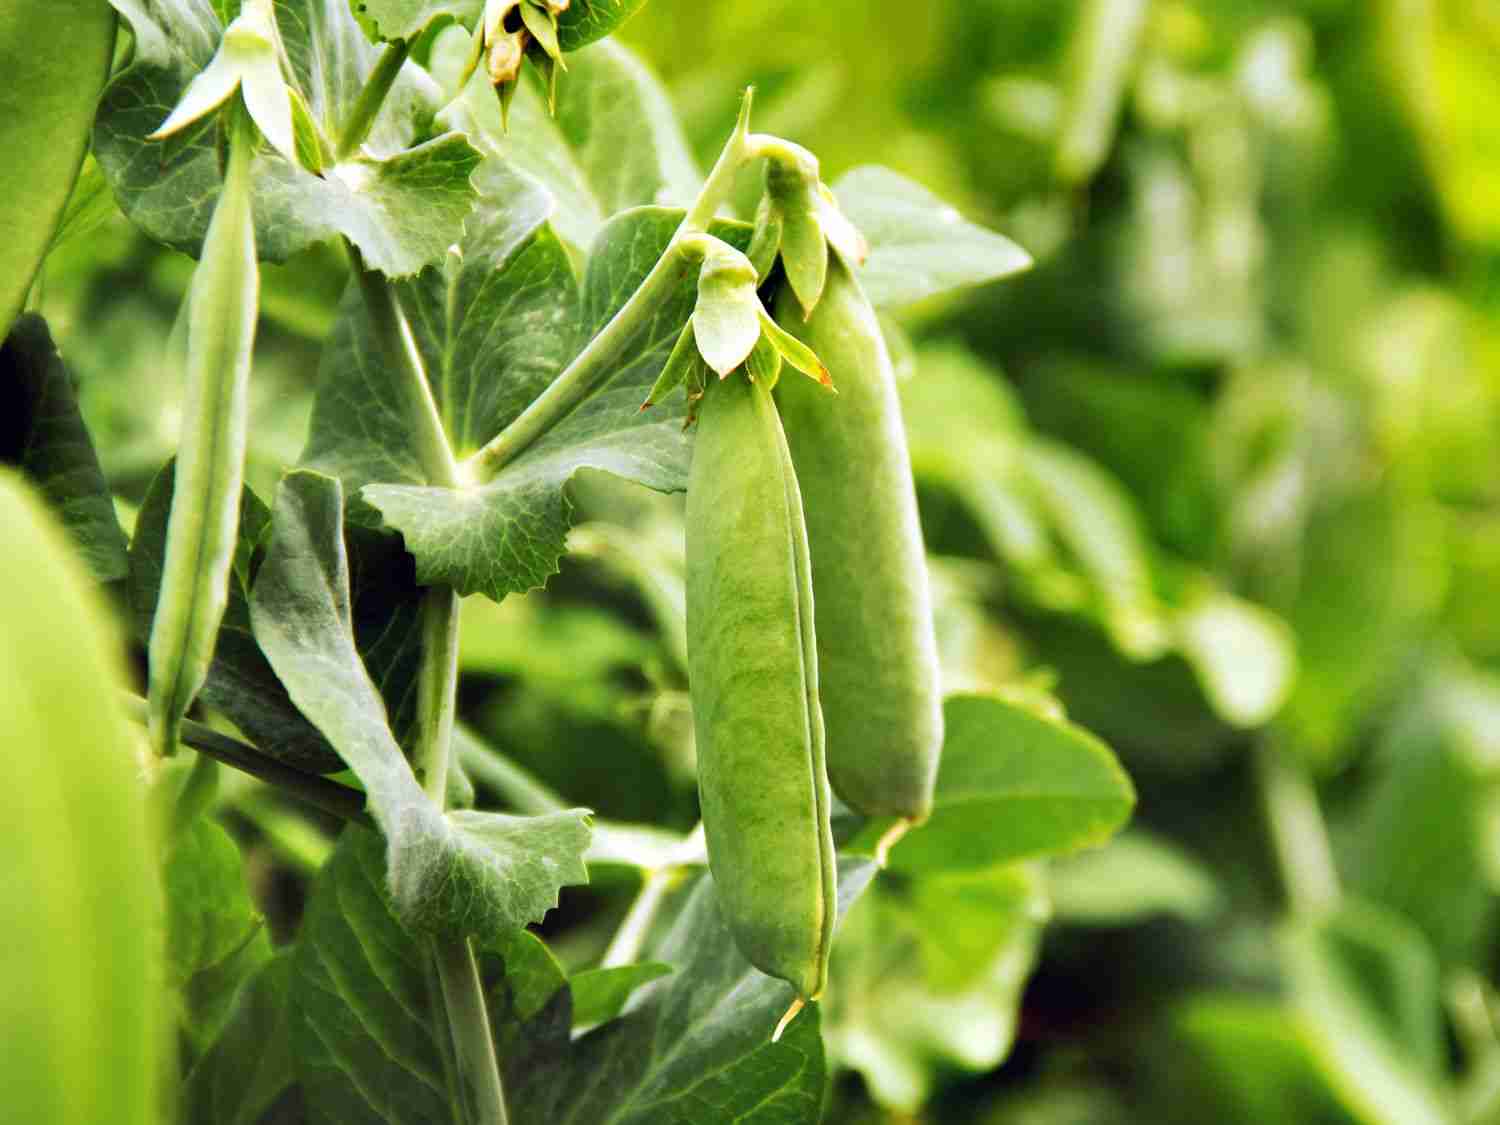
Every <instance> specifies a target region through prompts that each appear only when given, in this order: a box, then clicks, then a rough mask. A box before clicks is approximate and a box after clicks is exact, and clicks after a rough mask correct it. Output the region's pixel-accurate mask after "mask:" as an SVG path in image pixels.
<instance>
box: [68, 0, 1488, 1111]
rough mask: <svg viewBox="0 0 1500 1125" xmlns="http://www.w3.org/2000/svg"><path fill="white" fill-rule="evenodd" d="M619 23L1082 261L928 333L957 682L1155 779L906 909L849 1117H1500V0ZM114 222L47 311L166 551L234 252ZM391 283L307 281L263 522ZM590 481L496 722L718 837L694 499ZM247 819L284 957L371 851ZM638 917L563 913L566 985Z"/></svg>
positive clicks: (1050, 269) (479, 606)
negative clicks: (696, 761) (1083, 737)
mask: <svg viewBox="0 0 1500 1125" xmlns="http://www.w3.org/2000/svg"><path fill="white" fill-rule="evenodd" d="M622 38H623V39H624V40H625V41H626V42H627V43H629V44H630V45H631V46H632V47H633V48H634V49H636V50H637V51H639V52H641V53H642V54H643V55H644V56H645V57H646V58H647V59H648V60H649V61H650V62H651V64H652V65H653V66H654V68H655V69H656V70H657V72H658V73H659V74H660V75H661V76H662V77H663V79H664V80H665V81H666V83H667V84H668V86H669V88H670V90H671V93H672V95H673V97H674V100H675V101H676V103H677V105H678V107H679V109H680V110H681V113H682V116H683V120H684V122H685V123H686V126H687V129H688V132H689V136H690V139H691V141H692V143H693V144H694V146H695V148H696V149H697V151H698V153H699V155H700V157H702V158H703V159H705V160H706V159H707V158H708V157H710V156H711V155H712V153H713V152H714V151H715V150H716V149H717V147H718V145H719V144H720V143H721V141H722V138H723V136H724V135H725V133H726V131H727V129H728V126H729V123H730V122H731V121H732V118H733V113H734V110H735V106H736V103H737V100H738V96H739V91H740V89H741V88H742V87H743V86H744V85H745V84H747V83H751V82H753V83H755V84H756V86H757V88H758V98H757V126H758V127H759V128H762V129H765V130H767V131H774V132H777V133H781V134H783V135H786V136H789V137H792V138H794V139H796V140H798V141H800V142H802V143H804V144H806V145H807V146H809V147H810V148H812V149H813V150H814V151H816V152H817V153H818V154H819V155H820V157H821V159H822V161H823V169H824V174H825V179H827V180H828V181H829V182H831V183H834V184H835V185H836V183H837V179H838V177H839V175H840V174H842V173H843V172H845V171H847V170H849V169H851V168H853V167H855V166H857V165H860V164H863V163H871V162H879V163H883V164H886V165H889V166H891V167H893V168H895V169H897V170H898V171H900V172H902V173H904V174H905V175H907V176H910V177H912V178H914V179H916V180H918V181H920V182H921V183H923V184H925V185H926V186H927V187H929V188H930V189H931V190H933V191H934V192H935V193H937V194H938V195H940V196H942V197H943V198H944V199H946V200H949V201H951V202H952V203H953V204H954V206H955V207H957V208H958V209H959V210H960V211H961V212H963V214H964V215H966V216H967V217H968V218H970V219H972V220H974V221H977V222H980V223H982V224H984V225H987V226H990V227H993V228H994V229H997V230H999V231H1002V232H1003V233H1005V234H1007V235H1009V236H1010V237H1011V238H1013V239H1015V240H1016V241H1017V242H1019V243H1020V244H1021V245H1023V246H1024V247H1026V248H1027V249H1028V250H1029V251H1030V252H1031V254H1032V255H1033V256H1034V258H1035V259H1036V267H1035V269H1033V270H1032V271H1031V272H1030V273H1029V274H1026V275H1024V276H1022V277H1020V278H1018V279H1013V280H1007V281H1004V282H1001V283H997V284H995V285H991V286H986V287H983V288H980V289H977V290H974V291H971V292H968V293H965V294H962V295H960V296H958V297H956V298H948V299H944V300H941V301H939V302H937V303H933V304H928V305H924V306H920V307H917V308H915V309H912V310H909V311H908V312H907V313H905V314H903V315H902V317H901V318H900V319H899V321H894V320H893V321H891V322H889V323H888V324H887V325H886V327H887V331H888V336H889V339H890V342H891V345H892V348H893V351H894V353H895V354H896V356H897V358H898V362H899V367H900V370H901V375H902V379H903V384H902V386H903V403H904V408H905V410H906V412H907V421H908V428H909V431H910V436H911V442H912V453H913V460H914V468H915V471H916V474H917V479H918V482H919V491H920V495H921V501H922V512H923V521H924V528H925V531H926V535H927V538H928V544H929V549H930V551H931V553H932V555H933V558H934V575H935V578H934V581H935V583H936V586H937V592H938V604H939V628H940V635H941V647H942V651H943V660H944V677H945V682H946V683H947V684H948V686H950V687H953V688H959V687H983V688H986V689H991V690H996V691H1001V692H1005V693H1007V694H1009V695H1011V696H1012V697H1014V698H1017V699H1022V700H1028V701H1032V702H1034V703H1035V704H1036V705H1037V706H1040V707H1054V706H1057V705H1059V704H1060V706H1061V707H1063V708H1065V709H1066V712H1067V713H1068V715H1069V716H1070V717H1072V718H1073V719H1075V720H1076V721H1078V722H1081V723H1083V724H1084V725H1086V726H1087V727H1089V728H1091V729H1092V730H1094V731H1095V732H1097V733H1098V734H1099V735H1100V736H1101V737H1103V738H1104V739H1105V740H1107V741H1108V742H1109V744H1110V745H1111V746H1112V747H1114V748H1115V749H1116V750H1117V752H1118V753H1119V754H1120V755H1121V757H1122V759H1123V761H1124V762H1125V764H1126V765H1127V767H1128V768H1129V770H1130V772H1131V774H1132V776H1133V778H1134V780H1135V782H1136V785H1137V788H1138V790H1139V794H1140V803H1139V808H1138V812H1137V816H1136V818H1135V821H1134V825H1133V827H1132V828H1131V829H1130V830H1128V831H1127V832H1126V833H1124V834H1123V835H1122V836H1121V837H1120V838H1119V839H1118V840H1117V841H1116V842H1115V843H1112V844H1111V845H1109V846H1108V847H1107V848H1105V849H1103V850H1100V851H1096V852H1092V853H1087V854H1085V855H1082V856H1079V857H1076V858H1074V859H1069V860H1066V861H1061V862H1057V863H1054V864H1052V865H1051V866H1050V867H1048V868H1043V867H1040V866H1021V867H1016V868H1013V869H1007V870H1006V871H1005V872H1002V873H997V874H996V876H995V877H994V878H992V879H990V880H988V881H985V882H984V883H983V884H982V885H980V886H977V887H975V888H970V889H969V890H968V891H966V892H965V893H964V894H949V895H945V896H924V895H923V894H920V893H915V892H914V891H913V889H911V888H903V887H902V886H901V885H900V883H899V881H887V882H885V883H883V884H882V889H881V890H880V891H879V893H872V895H871V896H870V897H869V898H868V899H867V900H865V901H864V902H862V903H861V905H860V907H859V908H858V910H857V911H856V913H855V914H854V915H853V916H851V919H850V922H849V924H848V927H847V929H846V931H845V934H844V937H843V938H842V939H841V943H840V948H841V949H842V950H843V951H844V953H843V955H842V958H841V964H840V965H839V966H836V969H835V988H834V991H833V995H832V996H831V997H830V1002H829V1004H828V1006H827V1008H828V1010H827V1012H826V1015H825V1029H826V1031H827V1035H828V1041H829V1044H830V1049H831V1051H832V1052H833V1055H834V1057H835V1058H836V1059H837V1060H838V1061H839V1063H840V1064H841V1071H840V1077H839V1078H838V1080H837V1081H836V1083H835V1086H834V1090H833V1094H832V1100H831V1104H830V1107H829V1116H830V1120H833V1121H836V1122H847V1123H851V1125H852V1123H875V1122H909V1121H921V1122H933V1123H941V1122H979V1123H984V1125H989V1123H993V1125H1000V1123H1015V1125H1085V1123H1090V1125H1091V1123H1096V1122H1097V1123H1114V1122H1119V1123H1126V1122H1140V1123H1148V1122H1149V1123H1153V1125H1155V1123H1169V1125H1170V1123H1173V1122H1184V1123H1186V1122H1193V1123H1201V1122H1246V1123H1250V1122H1297V1123H1302V1122H1307V1123H1313V1122H1364V1123H1373V1125H1413V1123H1418V1122H1427V1121H1433V1122H1442V1121H1452V1122H1464V1123H1469V1122H1472V1123H1475V1125H1482V1123H1485V1122H1500V1037H1497V1033H1496V1025H1495V1017H1496V1014H1497V1000H1496V996H1495V992H1494V982H1495V969H1496V954H1497V946H1496V936H1497V935H1496V930H1495V925H1494V921H1495V912H1494V891H1495V887H1496V885H1497V880H1500V678H1497V672H1500V112H1497V107H1500V3H1496V2H1495V0H1285V2H1281V3H1276V2H1272V0H824V2H822V3H818V4H809V3H807V2H806V0H757V2H755V3H743V2H721V3H716V4H706V3H704V2H703V0H651V3H650V4H648V5H647V7H646V8H645V9H644V10H643V12H642V13H641V14H640V15H638V16H637V17H635V19H634V20H633V22H632V23H631V24H630V25H629V26H628V28H627V29H626V31H625V34H624V35H623V36H622ZM91 174H93V175H97V174H96V173H91ZM86 182H87V181H86ZM79 221H80V223H81V224H83V226H81V228H80V229H86V230H87V234H88V237H78V238H73V239H70V240H68V241H66V242H65V243H64V245H63V247H62V249H61V250H60V251H59V252H58V253H56V254H55V255H54V256H53V259H52V260H51V261H50V262H49V266H48V271H47V274H46V277H45V279H44V289H43V294H42V299H41V308H42V310H43V311H44V312H45V313H46V314H47V316H48V318H49V320H50V322H51V324H52V327H53V330H54V332H55V334H56V335H57V337H58V339H59V342H60V344H61V346H62V350H63V353H64V354H65V355H66V356H68V358H69V361H70V364H71V365H72V368H73V370H74V372H75V373H76V375H77V376H78V378H79V380H80V383H81V401H82V406H83V410H84V414H85V417H86V418H87V419H88V421H89V424H90V426H91V428H92V429H93V431H94V434H95V439H96V442H97V444H98V446H99V448H100V451H101V454H102V456H103V458H104V460H105V469H106V471H107V473H108V475H109V477H110V480H111V483H112V484H113V486H114V487H115V489H116V491H117V492H118V494H119V495H120V496H121V497H122V507H123V509H124V511H125V514H126V516H127V518H128V517H129V513H130V506H131V503H132V501H134V502H139V500H140V498H141V497H142V496H143V495H144V492H145V489H146V487H147V485H148V484H149V481H150V479H151V476H152V475H153V474H154V473H155V472H156V470H157V469H158V468H159V467H160V465H161V464H162V462H163V461H164V460H165V459H166V457H167V456H169V455H170V453H171V450H172V448H173V446H174V445H175V427H176V410H175V406H174V403H175V396H176V395H177V389H176V387H175V385H173V383H172V380H171V379H170V378H169V377H168V376H167V375H166V374H165V372H166V370H167V369H166V368H165V367H164V365H162V364H161V362H160V356H159V354H157V352H156V350H155V349H156V348H157V347H158V346H159V344H158V343H153V341H155V342H160V341H164V340H165V339H166V337H167V334H168V329H169V328H170V324H171V322H172V319H173V317H174V315H175V313H176V309H177V305H178V303H179V301H180V298H181V294H182V291H183V288H184V286H185V284H186V281H187V278H188V275H189V270H190V267H191V263H190V262H189V261H188V260H187V259H186V258H183V257H182V256H180V255H176V254H173V253H170V252H168V251H164V250H162V249H160V248H159V247H156V246H154V245H153V244H151V243H150V242H148V241H147V240H146V239H145V238H144V237H143V236H141V235H139V234H136V233H134V232H132V230H131V229H130V228H129V227H128V225H127V224H126V223H125V222H124V221H123V219H122V218H121V217H120V216H118V215H117V214H115V213H114V211H113V206H112V203H111V202H110V200H109V197H108V194H107V191H105V192H103V193H102V194H101V195H100V196H99V197H98V198H97V200H96V202H95V207H94V210H93V212H92V213H84V214H82V215H81V217H80V219H79ZM344 277H345V273H344V266H343V264H342V263H341V262H340V261H338V260H337V259H335V258H334V257H332V256H331V255H330V254H327V253H325V252H322V251H318V252H314V253H312V254H309V255H305V256H303V257H302V258H300V259H298V260H296V261H294V262H292V263H290V264H288V265H286V266H283V267H267V268H266V269H265V279H266V289H265V294H264V297H263V315H264V317H265V320H264V322H263V327H262V335H261V337H260V340H259V342H258V348H257V356H256V365H257V367H256V379H255V382H254V384H253V391H254V394H255V396H256V400H255V405H254V413H253V427H254V431H253V440H252V464H251V473H250V476H251V480H252V483H253V484H255V485H256V487H257V488H258V490H259V491H261V492H262V494H263V495H264V494H269V491H270V487H271V485H272V484H273V483H274V480H275V478H276V476H277V475H278V474H279V472H280V471H281V468H282V467H283V466H284V465H286V464H288V463H291V462H294V461H295V460H296V459H297V457H298V455H299V453H300V449H301V445H302V442H303V440H304V437H305V432H306V420H307V416H308V412H309V410H310V404H311V393H312V388H313V385H314V379H315V375H316V370H317V354H318V349H319V346H320V343H321V341H322V339H323V337H324V335H325V334H326V332H327V329H328V328H329V326H330V324H331V322H332V318H333V315H334V309H335V305H336V302H337V298H338V295H339V289H340V287H341V285H342V283H343V278H344ZM85 326H86V327H85ZM575 499H576V501H577V504H578V508H579V515H580V517H581V524H580V528H579V530H578V531H577V532H576V533H575V536H574V539H573V552H572V554H571V556H570V558H569V560H568V562H567V564H566V565H565V568H564V571H563V573H562V574H561V575H560V576H559V578H558V579H557V580H555V581H554V582H553V583H552V585H551V586H550V587H549V588H548V589H547V591H545V592H544V593H540V594H534V595H529V596H527V597H524V598H512V599H510V600H508V601H506V602H505V603H504V604H502V605H499V606H496V605H493V604H491V603H487V602H481V601H474V602H471V603H469V604H466V606H465V611H464V612H465V618H466V620H465V628H464V638H465V648H464V652H463V662H464V664H463V667H464V679H463V684H462V709H463V713H464V716H465V718H466V720H467V721H468V722H470V723H471V724H473V726H474V727H475V728H477V729H478V730H479V731H481V732H482V733H483V734H484V735H485V737H486V738H487V739H489V740H490V741H492V742H493V743H495V744H496V745H498V746H500V747H502V748H504V749H505V750H506V751H507V752H508V753H509V754H511V755H512V756H513V757H514V758H515V759H516V760H518V761H520V762H522V763H524V764H525V765H526V766H527V767H528V768H530V769H531V770H532V771H534V772H535V773H536V774H537V775H538V776H540V777H541V778H543V779H544V780H546V781H547V782H548V783H549V784H551V785H553V786H554V787H555V788H557V789H558V790H559V791H561V792H563V793H565V794H567V796H568V797H569V798H570V799H571V800H574V801H577V802H579V803H582V804H588V805H591V806H592V807H594V808H595V809H597V810H598V811H599V812H600V814H601V815H604V816H609V817H613V818H619V819H627V820H637V821H652V822H656V823H660V824H664V825H670V826H673V827H677V828H686V827H688V826H690V825H691V824H692V822H693V820H694V818H695V796H694V792H693V781H692V748H691V744H690V730H689V727H690V723H689V721H688V712H687V699H686V693H685V676H684V671H683V657H682V649H681V631H680V630H681V625H680V613H681V609H680V590H681V585H680V583H681V575H680V566H681V517H680V505H679V503H678V501H677V500H674V499H672V498H659V497H654V496H649V495H647V494H645V493H643V492H640V491H638V490H630V489H625V488H623V487H621V486H619V485H617V484H614V483H612V482H610V481H609V480H607V479H605V478H602V477H594V478H589V479H588V480H586V481H585V482H584V483H583V484H581V485H580V486H579V488H578V489H577V494H576V496H575ZM475 780H476V782H477V783H478V784H479V785H480V787H481V788H483V786H484V778H483V776H481V775H479V774H476V777H475ZM225 788H226V792H225V794H224V797H223V800H224V801H225V803H226V815H227V816H228V817H229V818H230V820H231V822H232V823H233V824H234V825H235V826H236V830H237V832H238V834H239V836H240V838H241V840H242V841H243V842H244V843H245V845H246V847H247V850H248V854H249V855H250V857H251V860H252V872H253V875H254V878H255V879H256V880H257V889H258V891H259V893H260V897H261V899H262V901H263V902H265V903H267V904H269V910H270V916H271V921H272V924H273V926H275V927H277V928H278V929H279V931H280V932H281V933H286V932H288V931H290V929H291V928H292V927H294V926H295V923H296V919H297V915H298V912H299V910H300V903H301V895H302V892H303V889H304V888H305V883H306V878H307V875H308V873H309V872H311V871H312V870H314V869H315V867H316V865H317V864H318V863H319V862H320V861H321V859H322V857H323V856H324V855H325V854H326V851H327V848H328V846H329V839H330V837H329V835H328V829H329V827H330V826H328V825H323V824H319V823H317V822H315V821H310V820H308V819H307V818H306V816H305V815H304V814H302V813H301V812H299V811H296V810H294V809H293V808H292V807H291V806H289V805H283V804H281V803H278V802H277V801H276V800H274V799H272V798H269V797H267V796H266V794H265V792H264V791H262V790H259V789H256V790H253V791H252V790H248V789H247V790H244V791H236V790H235V788H234V786H233V785H230V784H228V783H227V780H226V787H225ZM633 890H634V887H633V886H632V885H628V884H621V885H612V884H610V883H609V882H604V883H596V884H595V885H593V886H591V887H589V888H585V889H580V890H578V891H577V892H575V893H570V894H568V895H566V896H565V898H564V903H563V907H562V909H561V910H559V911H558V912H556V913H555V915H554V917H553V918H552V919H551V920H550V921H549V923H548V933H547V936H548V938H549V939H550V940H551V941H552V943H553V945H554V947H555V948H556V949H557V950H558V951H559V953H560V955H562V956H563V957H564V958H565V959H567V960H569V961H571V962H573V963H584V962H586V961H587V960H588V959H590V958H591V957H595V956H597V955H598V953H599V951H600V949H602V947H603V944H604V943H605V942H606V941H607V940H608V935H609V933H610V930H611V927H612V926H613V925H614V924H615V923H616V922H617V921H618V920H619V917H620V916H621V914H622V912H623V911H624V909H625V907H626V905H627V904H628V902H629V899H630V896H631V894H632V892H633ZM956 951H957V952H956ZM974 966H978V968H977V969H976V968H975V967H974Z"/></svg>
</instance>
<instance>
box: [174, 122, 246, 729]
mask: <svg viewBox="0 0 1500 1125" xmlns="http://www.w3.org/2000/svg"><path fill="white" fill-rule="evenodd" d="M235 120H236V124H235V127H234V136H233V137H232V138H231V140H230V145H229V167H228V170H227V172H226V174H225V177H224V189H223V191H222V193H221V194H220V195H219V202H218V204H217V206H216V207H215V208H214V217H213V221H212V222H211V223H210V224H209V227H208V235H207V237H206V238H205V239H204V241H203V254H202V257H201V258H200V259H199V261H198V268H197V269H196V270H195V271H194V272H193V281H192V287H191V288H190V289H189V291H188V297H187V306H186V324H185V330H186V375H187V397H186V399H185V402H184V404H183V426H182V444H181V446H180V447H179V448H178V451H177V475H176V483H175V486H174V489H173V493H172V515H171V519H170V521H169V523H168V525H167V545H166V559H165V562H164V564H163V569H162V582H161V596H160V598H159V599H158V600H157V603H156V615H155V617H154V618H153V619H152V622H151V642H150V690H149V693H148V694H149V695H150V699H151V711H150V715H151V737H152V742H153V744H154V745H155V748H156V750H157V752H158V753H159V754H170V753H172V752H173V751H174V750H175V749H176V745H177V732H178V728H179V726H180V725H181V722H182V717H183V716H184V715H186V714H187V710H188V708H189V707H190V706H191V705H192V702H193V699H194V697H195V696H196V695H197V694H198V691H199V689H200V688H201V687H202V686H203V681H204V679H205V678H207V676H208V666H209V663H210V662H211V661H212V659H213V653H214V644H215V642H216V640H217V638H218V634H219V625H220V623H221V622H222V621H223V619H224V610H225V607H226V606H227V604H228V599H229V571H230V568H231V566H232V565H233V563H234V548H235V542H236V538H237V535H238V531H239V516H240V493H241V491H242V485H243V483H244V473H245V439H246V425H247V421H248V399H249V385H250V354H251V350H252V347H253V345H254V340H255V321H256V313H257V309H258V305H259V295H260V273H259V268H258V266H257V265H256V260H255V228H254V224H253V221H252V217H251V175H250V162H251V159H252V156H253V155H254V145H255V134H254V132H253V131H252V129H251V127H250V126H249V125H248V123H246V122H245V120H244V117H243V115H242V114H235Z"/></svg>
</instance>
